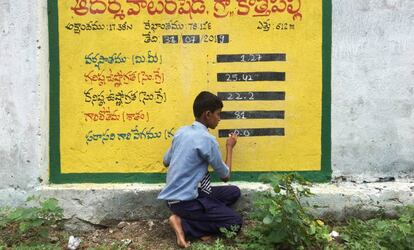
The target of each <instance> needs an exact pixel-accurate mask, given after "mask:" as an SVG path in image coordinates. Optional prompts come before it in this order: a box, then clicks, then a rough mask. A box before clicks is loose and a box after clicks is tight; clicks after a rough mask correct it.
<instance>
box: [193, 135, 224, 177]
mask: <svg viewBox="0 0 414 250" xmlns="http://www.w3.org/2000/svg"><path fill="white" fill-rule="evenodd" d="M208 141H209V143H206V144H205V145H203V146H201V147H199V148H198V152H199V154H200V155H201V157H202V158H203V159H205V160H206V161H207V162H208V164H210V165H211V166H212V167H213V169H214V171H215V172H217V174H218V175H219V176H220V177H221V178H226V177H228V176H229V174H230V170H229V167H227V165H226V164H225V163H224V161H223V158H222V157H221V153H220V148H219V145H218V143H217V141H216V140H215V139H214V140H213V139H211V140H208Z"/></svg>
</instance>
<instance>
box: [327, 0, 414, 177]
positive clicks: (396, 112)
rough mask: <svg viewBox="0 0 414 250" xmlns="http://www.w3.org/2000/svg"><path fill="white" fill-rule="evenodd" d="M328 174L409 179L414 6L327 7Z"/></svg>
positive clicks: (395, 1) (356, 3)
mask: <svg viewBox="0 0 414 250" xmlns="http://www.w3.org/2000/svg"><path fill="white" fill-rule="evenodd" d="M332 15H333V32H332V40H333V41H332V169H333V175H334V176H347V177H351V178H352V179H368V180H370V179H372V178H375V177H386V176H404V175H411V176H414V114H413V111H414V110H413V109H414V1H413V0H351V1H350V0H336V1H333V14H332Z"/></svg>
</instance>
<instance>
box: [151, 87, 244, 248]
mask: <svg viewBox="0 0 414 250" xmlns="http://www.w3.org/2000/svg"><path fill="white" fill-rule="evenodd" d="M222 108H223V103H222V101H221V100H220V99H219V98H218V97H217V96H216V95H214V94H212V93H209V92H206V91H203V92H201V93H200V94H199V95H198V96H197V97H196V99H195V100H194V104H193V112H194V116H195V119H196V121H194V123H193V124H192V125H190V126H185V127H182V128H180V129H179V130H178V131H177V133H176V134H175V136H174V139H173V142H172V146H171V147H170V148H169V149H168V151H167V152H166V154H165V155H164V159H163V163H164V165H165V166H166V167H168V172H167V183H166V185H165V187H164V189H163V190H162V191H161V193H160V194H159V195H158V199H162V200H166V201H167V205H168V207H169V209H170V210H171V211H172V212H173V215H172V216H171V217H170V219H169V221H170V225H171V227H172V228H173V229H174V232H175V234H176V236H177V244H178V245H179V246H180V247H183V248H186V247H189V245H190V244H189V242H187V241H186V240H185V237H188V236H192V237H196V238H201V239H206V238H208V237H210V236H212V235H216V234H219V233H220V228H226V229H231V228H232V227H233V228H234V226H237V227H238V228H239V229H240V227H241V225H242V218H241V216H240V215H239V214H237V213H236V212H235V211H234V210H233V209H231V208H230V207H229V206H231V205H232V204H234V203H235V202H236V201H237V200H238V199H239V197H240V189H239V188H238V187H236V186H217V187H212V186H210V174H209V173H208V165H211V166H212V167H213V169H214V171H216V172H217V173H218V175H219V176H220V178H221V180H223V181H224V182H227V181H228V180H229V179H230V172H231V162H232V153H233V147H234V146H235V145H236V142H237V135H235V134H230V135H229V137H228V139H227V142H226V161H225V163H224V162H223V159H222V157H221V154H220V150H219V145H218V143H217V141H216V138H215V137H214V136H212V135H211V134H210V133H209V132H208V128H211V129H215V128H216V127H217V125H218V123H219V121H220V112H221V109H222Z"/></svg>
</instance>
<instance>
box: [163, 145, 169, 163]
mask: <svg viewBox="0 0 414 250" xmlns="http://www.w3.org/2000/svg"><path fill="white" fill-rule="evenodd" d="M162 162H163V163H164V166H165V167H168V166H170V162H171V147H170V148H169V149H168V150H167V152H166V153H165V154H164V158H163V159H162Z"/></svg>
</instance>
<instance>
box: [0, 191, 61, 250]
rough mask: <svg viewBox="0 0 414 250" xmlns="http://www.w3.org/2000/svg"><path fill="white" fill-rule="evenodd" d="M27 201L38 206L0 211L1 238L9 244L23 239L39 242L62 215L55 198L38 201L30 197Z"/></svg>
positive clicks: (46, 235)
mask: <svg viewBox="0 0 414 250" xmlns="http://www.w3.org/2000/svg"><path fill="white" fill-rule="evenodd" d="M27 202H35V203H38V206H32V207H18V208H15V209H9V210H5V211H3V212H2V213H0V229H2V230H1V234H2V238H3V239H2V240H3V242H4V243H5V244H7V245H9V246H10V245H12V244H14V243H16V242H21V241H24V240H25V239H28V241H34V242H41V241H42V240H44V239H46V238H47V237H48V235H49V230H50V227H51V226H52V225H56V223H57V222H58V221H59V220H61V219H62V217H63V210H62V208H60V207H59V206H58V202H57V200H56V199H53V198H52V199H47V200H45V201H40V200H39V199H38V198H35V197H30V198H29V199H28V200H27Z"/></svg>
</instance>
